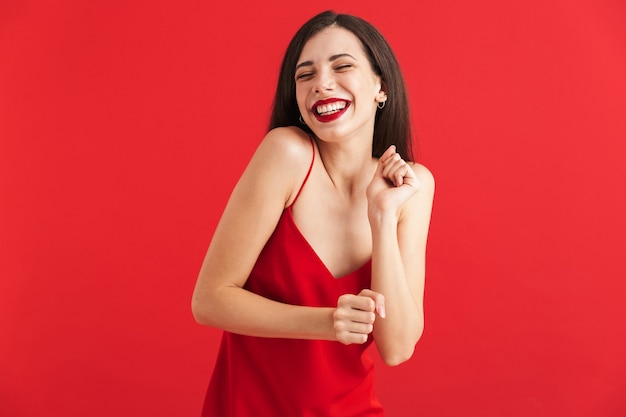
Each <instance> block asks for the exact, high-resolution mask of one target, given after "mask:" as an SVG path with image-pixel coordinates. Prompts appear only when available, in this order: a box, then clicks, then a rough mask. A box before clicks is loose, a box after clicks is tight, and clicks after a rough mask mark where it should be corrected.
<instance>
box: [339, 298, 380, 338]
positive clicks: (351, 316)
mask: <svg viewBox="0 0 626 417" xmlns="http://www.w3.org/2000/svg"><path fill="white" fill-rule="evenodd" d="M377 314H378V316H379V317H380V318H383V319H384V318H385V297H384V296H383V295H382V294H380V293H377V292H374V291H372V290H369V289H364V290H362V291H361V292H360V293H359V294H358V295H354V294H344V295H342V296H341V297H339V300H338V301H337V308H336V309H335V312H334V313H333V321H334V328H335V336H336V338H337V341H339V342H341V343H343V344H344V345H350V344H363V343H365V342H367V339H368V337H369V334H370V333H372V331H373V330H374V321H375V320H376V315H377Z"/></svg>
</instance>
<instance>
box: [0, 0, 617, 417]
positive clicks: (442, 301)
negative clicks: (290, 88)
mask: <svg viewBox="0 0 626 417" xmlns="http://www.w3.org/2000/svg"><path fill="white" fill-rule="evenodd" d="M256 3H257V2H249V3H242V2H221V3H218V4H211V2H206V1H205V2H201V1H181V2H173V1H172V2H166V1H122V0H116V1H106V2H95V1H94V2H86V1H79V0H74V1H72V0H62V1H55V2H50V1H6V0H5V1H1V2H0V275H1V278H0V415H1V416H7V417H34V416H42V415H46V416H63V417H74V416H76V417H78V416H147V415H150V416H164V417H165V416H179V417H184V416H189V417H191V416H197V415H198V413H199V410H200V407H201V402H202V397H203V395H204V390H205V388H206V385H207V383H208V378H209V375H210V372H211V368H212V366H213V361H214V359H215V352H216V347H217V343H218V339H219V332H218V331H216V330H213V329H208V328H202V327H201V326H199V325H197V324H195V322H194V321H193V319H192V316H191V312H190V306H189V305H190V297H191V292H192V289H193V285H194V282H195V278H196V274H197V272H198V270H199V267H200V263H201V261H202V257H203V255H204V252H205V250H206V247H207V245H208V243H209V240H210V237H211V233H212V231H213V229H214V227H215V225H216V223H217V221H218V218H219V215H220V213H221V210H222V208H223V206H224V204H225V202H226V199H227V198H228V195H229V193H230V190H231V189H232V187H233V185H234V183H235V181H236V180H237V178H238V176H239V174H240V173H241V171H242V170H243V168H244V166H245V164H246V163H247V161H248V159H249V157H250V156H251V154H252V152H253V151H254V148H255V146H256V145H257V143H258V142H259V140H260V139H261V138H262V136H263V134H264V132H265V127H266V124H267V119H268V115H269V109H270V104H271V99H272V94H273V91H274V86H275V81H276V75H277V70H278V66H279V62H280V59H281V56H282V53H283V51H284V48H285V47H286V43H287V42H288V40H289V38H290V37H291V36H292V35H293V33H294V32H295V30H296V29H297V28H298V27H299V26H300V24H302V23H303V22H304V21H305V20H306V19H308V18H309V17H311V16H312V15H313V14H315V13H317V12H319V11H321V10H323V9H325V8H330V7H333V6H334V4H335V2H330V1H318V2H298V3H297V6H295V7H294V5H295V4H296V3H294V2H287V1H276V2H274V4H271V5H268V4H256ZM412 3H413V4H412ZM336 9H337V10H338V11H347V12H351V13H354V14H357V15H360V16H362V17H364V18H366V19H367V20H369V21H371V22H372V23H373V24H375V25H376V26H377V27H378V28H379V29H380V30H381V31H382V32H383V33H384V34H385V36H386V37H387V38H388V40H389V42H390V43H391V44H392V45H393V47H394V49H395V51H396V53H397V55H398V58H399V60H400V63H401V65H402V68H403V70H404V73H405V76H406V79H407V83H408V86H409V89H410V97H411V104H412V111H413V115H414V121H415V124H416V130H417V132H418V135H419V140H420V144H421V145H420V147H421V161H422V162H423V163H424V164H425V165H427V166H428V167H429V168H430V169H431V170H432V171H433V173H434V175H435V177H436V179H437V187H438V188H437V194H436V200H435V206H434V212H433V219H432V228H431V235H430V241H429V249H428V275H427V286H426V302H425V303H426V305H425V308H426V330H425V334H424V336H423V339H422V341H420V343H419V345H418V348H417V350H416V353H415V356H414V357H413V358H412V359H411V361H409V362H408V363H406V364H404V365H402V366H400V367H396V368H385V367H383V366H379V369H378V373H379V375H378V376H379V379H378V381H379V383H378V387H379V392H380V397H381V399H382V401H383V402H384V404H385V405H386V407H387V409H388V414H389V416H391V417H393V416H423V417H446V416H450V417H452V416H454V417H456V416H459V415H464V416H483V417H491V416H493V417H496V416H497V417H500V416H508V417H515V416H533V417H535V416H539V417H543V416H564V417H565V416H567V417H579V416H580V417H582V416H593V417H612V416H623V415H626V308H625V302H624V295H625V294H626V280H625V278H626V267H625V266H624V254H623V252H624V248H625V247H626V245H625V244H626V242H625V237H624V236H625V233H626V224H625V223H626V221H625V219H626V216H625V211H626V201H625V200H626V199H625V193H624V190H623V188H624V184H625V183H626V181H625V180H626V168H625V166H626V164H625V163H624V160H625V156H626V144H625V142H626V141H625V139H626V25H625V24H624V22H625V21H626V5H625V3H624V2H623V1H621V0H603V1H599V0H586V1H584V0H581V1H564V0H562V1H559V0H527V1H523V2H522V1H520V2H507V1H500V0H479V1H475V2H466V1H461V0H456V1H454V0H443V1H438V2H432V1H429V2H426V1H423V2H409V1H406V2H404V3H401V4H394V5H393V6H392V5H391V3H390V2H382V3H381V2H380V1H376V2H363V1H357V0H354V1H345V2H341V6H338V5H337V6H336ZM374 354H375V352H374Z"/></svg>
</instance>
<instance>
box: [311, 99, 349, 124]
mask: <svg viewBox="0 0 626 417" xmlns="http://www.w3.org/2000/svg"><path fill="white" fill-rule="evenodd" d="M337 102H341V103H345V104H346V105H345V107H344V108H343V109H340V110H337V111H335V112H334V113H330V114H324V115H321V114H319V113H318V112H317V108H318V107H319V106H323V105H328V104H332V103H337ZM348 107H350V101H348V100H343V99H339V98H329V99H325V100H318V101H316V102H315V104H313V106H312V107H311V112H312V113H313V116H315V118H316V119H317V120H318V121H320V122H322V123H328V122H332V121H333V120H337V119H338V118H340V117H341V115H343V114H344V113H345V112H346V110H347V109H348Z"/></svg>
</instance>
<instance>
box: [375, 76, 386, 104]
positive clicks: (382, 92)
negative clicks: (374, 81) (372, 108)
mask: <svg viewBox="0 0 626 417" xmlns="http://www.w3.org/2000/svg"><path fill="white" fill-rule="evenodd" d="M385 101H387V85H386V84H385V82H384V81H381V83H380V90H379V91H378V94H376V102H377V103H384V102H385Z"/></svg>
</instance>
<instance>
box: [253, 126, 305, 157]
mask: <svg viewBox="0 0 626 417" xmlns="http://www.w3.org/2000/svg"><path fill="white" fill-rule="evenodd" d="M257 152H260V153H262V154H263V156H264V157H266V158H270V159H271V160H272V162H274V163H276V162H278V163H281V164H286V166H287V167H289V166H293V165H294V164H295V165H299V162H302V161H303V160H304V161H307V160H310V158H311V142H310V139H309V136H308V134H307V133H306V132H304V131H303V130H301V129H299V128H297V127H279V128H276V129H272V130H270V131H269V132H268V133H267V134H266V135H265V137H264V138H263V141H262V142H261V144H260V145H259V148H258V150H257Z"/></svg>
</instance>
